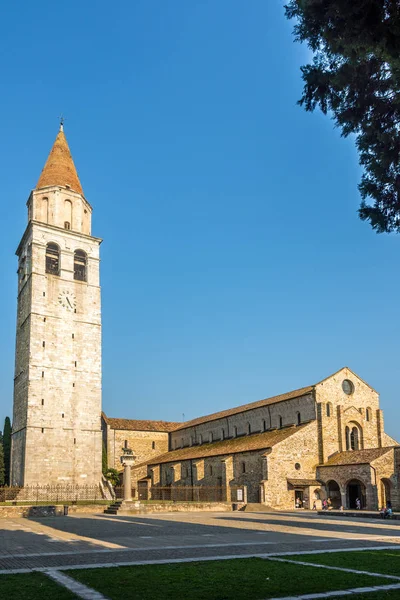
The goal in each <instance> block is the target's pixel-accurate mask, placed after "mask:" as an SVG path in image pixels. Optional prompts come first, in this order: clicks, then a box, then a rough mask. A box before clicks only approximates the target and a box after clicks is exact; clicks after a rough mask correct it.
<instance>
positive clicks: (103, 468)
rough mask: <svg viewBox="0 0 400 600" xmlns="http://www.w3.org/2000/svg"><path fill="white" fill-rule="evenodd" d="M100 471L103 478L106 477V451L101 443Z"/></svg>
mask: <svg viewBox="0 0 400 600" xmlns="http://www.w3.org/2000/svg"><path fill="white" fill-rule="evenodd" d="M101 471H102V473H103V475H104V476H105V475H106V473H107V471H108V464H107V450H106V445H105V443H104V442H103V445H102V449H101Z"/></svg>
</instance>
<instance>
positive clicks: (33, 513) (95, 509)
mask: <svg viewBox="0 0 400 600" xmlns="http://www.w3.org/2000/svg"><path fill="white" fill-rule="evenodd" d="M105 508H106V505H105V504H88V505H72V506H68V513H69V514H76V513H89V514H96V513H97V514H100V513H103V511H104V509H105ZM62 516H64V505H62V504H52V505H48V506H0V519H7V518H10V519H17V518H26V519H29V518H32V519H34V518H42V517H62Z"/></svg>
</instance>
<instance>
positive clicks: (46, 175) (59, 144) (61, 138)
mask: <svg viewBox="0 0 400 600" xmlns="http://www.w3.org/2000/svg"><path fill="white" fill-rule="evenodd" d="M48 185H62V186H66V185H68V186H69V187H70V188H71V190H74V192H78V193H79V194H82V196H83V190H82V186H81V182H80V181H79V177H78V173H77V171H76V168H75V165H74V161H73V160H72V156H71V152H70V149H69V146H68V142H67V138H66V137H65V134H64V130H63V126H62V125H61V127H60V131H59V132H58V134H57V137H56V139H55V142H54V144H53V147H52V149H51V150H50V154H49V156H48V158H47V161H46V164H45V165H44V167H43V171H42V172H41V174H40V177H39V181H38V182H37V185H36V189H39V188H42V187H46V186H48Z"/></svg>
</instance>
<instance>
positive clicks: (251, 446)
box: [148, 425, 307, 465]
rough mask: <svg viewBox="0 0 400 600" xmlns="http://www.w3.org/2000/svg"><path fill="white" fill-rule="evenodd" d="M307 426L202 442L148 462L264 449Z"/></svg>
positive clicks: (165, 461) (163, 461)
mask: <svg viewBox="0 0 400 600" xmlns="http://www.w3.org/2000/svg"><path fill="white" fill-rule="evenodd" d="M306 426H307V425H299V426H297V427H295V426H292V427H286V428H284V429H274V430H273V431H265V432H264V433H256V434H252V435H246V436H243V437H238V438H233V439H230V440H222V441H219V442H214V443H212V444H202V445H201V446H190V447H189V448H180V449H179V450H172V451H171V452H167V453H166V454H161V455H160V456H157V457H155V458H154V459H151V460H150V461H148V464H150V465H158V464H160V463H169V462H176V461H181V460H190V459H194V458H206V457H208V456H220V455H223V454H237V453H238V452H250V451H251V450H263V449H267V448H271V447H272V446H275V445H276V444H279V442H282V441H283V440H285V439H286V438H288V437H290V436H291V435H293V434H295V433H296V432H297V431H300V429H302V428H303V427H306Z"/></svg>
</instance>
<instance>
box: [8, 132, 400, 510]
mask: <svg viewBox="0 0 400 600" xmlns="http://www.w3.org/2000/svg"><path fill="white" fill-rule="evenodd" d="M92 210H93V209H92V205H91V204H90V203H89V201H88V200H87V198H86V197H85V195H84V192H83V189H82V186H81V183H80V180H79V177H78V174H77V171H76V168H75V165H74V162H73V159H72V156H71V153H70V150H69V147H68V144H67V140H66V137H65V134H64V131H63V125H62V124H61V126H60V130H59V132H58V134H57V137H56V140H55V142H54V144H53V147H52V149H51V151H50V154H49V156H48V159H47V161H46V163H45V166H44V168H43V171H42V173H41V175H40V177H39V180H38V182H37V184H36V187H35V188H34V189H33V190H32V192H31V193H30V195H29V198H28V202H27V213H28V215H27V217H28V218H27V221H28V222H27V226H26V229H25V231H24V233H23V235H22V239H21V242H20V244H19V246H18V249H17V256H18V311H17V333H16V358H15V377H14V407H13V429H12V451H11V480H12V485H15V486H20V487H24V486H32V485H38V484H40V485H64V484H65V485H71V484H73V485H94V486H96V485H99V484H100V483H101V481H102V447H104V449H105V452H106V455H107V464H108V466H109V467H112V468H116V469H118V470H122V466H121V460H120V458H121V453H122V452H124V449H125V450H127V449H129V450H130V451H132V452H133V454H134V456H135V461H136V462H135V466H134V467H133V472H132V482H133V483H132V485H133V487H134V495H135V497H136V498H137V499H139V500H140V499H143V500H144V499H151V498H155V497H157V490H161V489H176V488H187V489H189V488H190V489H192V490H193V489H194V488H196V489H201V488H202V489H217V490H218V492H219V499H220V500H222V501H225V502H234V501H235V500H238V494H237V490H238V489H240V490H242V492H243V493H244V496H242V499H245V500H246V501H247V502H249V503H262V504H265V505H267V506H269V507H271V508H274V509H282V510H287V509H292V508H294V507H296V506H297V507H300V506H301V507H304V508H312V507H315V508H319V507H320V506H321V502H322V501H323V500H324V499H328V498H329V501H330V503H331V505H332V506H333V507H334V508H339V507H344V508H355V507H356V505H357V504H358V503H360V504H361V507H362V508H366V509H374V510H375V509H377V508H378V506H382V505H385V504H386V503H387V502H391V503H392V505H393V508H395V509H396V508H397V509H400V446H399V445H398V443H397V442H396V441H395V440H394V439H392V438H391V437H390V436H388V435H387V434H386V433H385V430H384V421H383V413H382V410H381V409H380V407H379V395H378V393H377V392H376V391H375V390H374V389H373V388H372V387H371V386H370V385H369V384H368V383H366V382H365V381H363V380H362V379H361V378H360V377H359V376H358V375H356V374H355V373H354V372H353V371H351V370H350V369H349V368H348V367H344V368H342V369H340V370H339V371H337V372H336V373H334V374H332V375H329V376H328V377H326V379H324V380H322V381H318V382H316V383H312V384H311V385H309V386H306V387H303V388H300V389H297V390H293V391H289V392H284V393H282V394H281V395H279V396H273V397H270V398H266V399H264V400H258V401H255V402H250V403H249V404H245V405H242V406H238V407H234V408H231V409H229V410H224V411H221V412H216V413H213V414H211V415H206V416H199V417H198V418H196V419H193V420H191V421H188V422H183V423H171V422H166V421H146V420H131V419H123V418H115V417H114V416H113V417H110V416H108V415H106V414H105V413H104V412H102V407H101V296H100V244H101V241H102V240H101V239H100V238H98V237H95V236H93V234H92V231H91V216H92Z"/></svg>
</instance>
